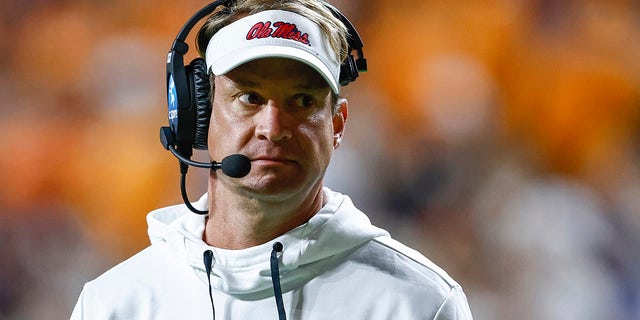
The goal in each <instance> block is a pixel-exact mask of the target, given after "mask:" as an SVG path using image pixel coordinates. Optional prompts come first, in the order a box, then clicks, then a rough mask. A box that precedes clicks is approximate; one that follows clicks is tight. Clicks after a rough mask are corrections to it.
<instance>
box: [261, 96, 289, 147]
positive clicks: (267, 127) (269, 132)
mask: <svg viewBox="0 0 640 320" xmlns="http://www.w3.org/2000/svg"><path fill="white" fill-rule="evenodd" d="M285 122H286V114H285V111H283V110H282V109H281V108H279V107H278V105H276V104H275V103H274V102H273V101H269V102H268V103H267V104H266V105H265V106H264V107H263V108H262V110H260V112H259V113H258V115H257V125H256V132H255V135H256V137H257V138H258V139H260V140H269V141H272V142H280V141H285V140H288V139H290V138H291V130H290V129H289V128H288V126H287V125H286V123H285Z"/></svg>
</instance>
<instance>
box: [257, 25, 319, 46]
mask: <svg viewBox="0 0 640 320" xmlns="http://www.w3.org/2000/svg"><path fill="white" fill-rule="evenodd" d="M264 38H281V39H288V40H293V41H297V42H300V43H304V44H306V45H308V46H310V45H311V43H310V42H309V34H308V33H302V32H301V31H300V30H298V27H297V26H296V25H295V24H294V23H288V22H283V21H278V22H275V23H273V24H272V23H271V21H267V22H258V23H256V24H254V25H253V27H251V29H249V32H248V33H247V40H253V39H264Z"/></svg>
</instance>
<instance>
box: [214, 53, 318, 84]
mask: <svg viewBox="0 0 640 320" xmlns="http://www.w3.org/2000/svg"><path fill="white" fill-rule="evenodd" d="M224 76H225V77H226V78H229V79H230V80H232V81H234V82H237V83H239V84H241V85H246V86H257V85H264V84H274V83H276V82H277V83H280V84H281V85H286V86H291V87H299V88H307V89H318V90H320V89H327V90H330V87H329V84H328V83H327V81H326V80H325V79H324V78H323V77H322V76H321V75H320V74H319V73H318V72H317V71H316V70H315V69H313V68H312V67H310V66H308V65H307V64H305V63H303V62H300V61H297V60H294V59H289V58H263V59H256V60H252V61H249V62H247V63H244V64H242V65H240V66H238V67H236V68H234V69H232V70H231V71H229V72H227V73H226V74H224Z"/></svg>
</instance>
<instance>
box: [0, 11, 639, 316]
mask: <svg viewBox="0 0 640 320" xmlns="http://www.w3.org/2000/svg"><path fill="white" fill-rule="evenodd" d="M333 3H334V4H335V5H336V6H337V7H339V8H341V9H342V11H343V12H344V13H345V15H346V16H348V17H349V18H350V19H351V21H352V22H353V23H354V24H355V25H356V26H357V28H358V31H359V32H360V35H361V36H362V38H363V39H364V42H365V54H366V57H367V59H368V63H369V70H370V71H369V72H367V73H366V74H363V75H361V77H360V78H359V79H358V81H357V82H356V83H354V84H351V85H349V86H347V87H346V88H345V90H344V95H345V96H346V97H347V98H348V99H349V101H350V109H349V111H350V116H349V123H348V126H347V132H346V136H345V139H344V142H343V145H342V146H341V148H340V149H338V151H337V152H336V154H335V158H334V162H333V163H332V164H331V166H330V168H329V172H328V173H327V177H326V184H327V185H328V186H330V187H331V188H333V189H335V190H338V191H342V192H345V193H347V194H350V195H351V196H352V198H353V200H354V202H355V203H356V205H358V206H359V207H361V208H362V209H363V210H364V211H365V212H367V213H368V214H369V215H370V217H371V219H372V220H373V222H374V223H375V224H377V225H380V226H383V227H385V228H387V229H388V230H390V231H391V233H392V236H394V237H395V238H397V239H399V240H402V241H404V242H406V243H407V244H409V245H411V246H413V247H414V248H416V249H418V250H419V251H421V252H422V253H424V254H425V255H426V256H428V257H430V258H431V259H432V260H433V261H435V262H436V263H437V264H439V265H441V266H442V267H444V268H445V269H446V270H447V271H448V272H449V273H450V274H451V275H452V276H453V277H454V278H455V279H457V280H458V281H459V282H460V283H461V284H462V285H463V287H464V288H465V291H466V293H467V296H468V298H469V303H470V305H471V308H472V311H473V313H474V318H475V319H478V320H486V319H522V320H534V319H545V320H546V319H549V320H554V319H562V320H574V319H575V320H578V319H580V320H589V319H594V320H596V319H607V320H632V319H639V318H640V267H639V266H640V250H638V248H639V247H640V42H639V41H637V39H638V38H639V36H640V3H638V2H637V1H630V0H609V1H600V0H583V1H581V0H567V1H553V0H489V1H478V0H461V1H442V0H436V1H423V0H404V1H364V0H359V1H356V0H341V1H333ZM204 4H206V2H203V1H195V0H188V1H180V2H176V1H169V0H156V1H149V0H135V1H124V0H114V1H89V0H58V1H50V0H34V1H17V0H5V1H3V10H2V11H0V16H1V17H2V19H1V20H0V24H1V25H0V52H2V53H3V58H2V59H0V101H2V104H0V110H1V111H2V115H3V116H2V117H0V127H1V128H2V139H1V140H0V146H1V148H2V150H3V153H2V156H0V181H1V186H0V256H1V257H2V259H0V284H1V285H0V320H5V319H65V318H68V316H69V315H70V312H71V309H72V308H73V305H74V304H75V301H76V299H77V296H78V294H79V293H80V290H81V287H82V285H83V283H84V282H86V281H87V280H89V279H91V278H93V277H95V276H96V275H97V274H99V273H101V272H103V271H104V270H106V269H107V268H108V267H109V266H111V265H113V264H115V263H117V262H118V261H121V260H122V259H125V258H126V257H128V256H130V255H131V254H133V253H134V252H136V251H138V250H140V249H142V248H143V247H145V246H146V245H147V244H148V239H147V235H146V221H145V214H146V213H147V212H148V211H150V210H152V209H155V208H158V207H161V206H166V205H170V204H176V203H180V202H181V198H180V194H179V187H178V186H179V184H178V183H179V174H178V165H177V161H176V160H175V159H174V158H173V157H172V156H171V155H170V154H169V153H168V152H167V151H165V150H164V149H163V148H162V147H161V145H160V143H159V138H158V131H159V127H160V126H162V125H165V123H166V96H165V71H164V70H165V69H164V67H165V65H164V63H165V60H166V53H167V51H168V49H169V46H170V44H171V42H172V41H173V39H174V37H175V35H176V34H177V32H178V30H179V28H180V27H181V26H182V24H183V23H184V22H185V21H186V20H187V19H188V18H189V17H190V16H191V15H192V14H193V13H194V12H195V11H196V10H197V9H199V8H200V7H202V6H204ZM191 43H193V42H191ZM191 52H192V54H193V56H192V57H190V58H193V57H195V53H193V52H195V50H191ZM196 156H201V157H203V158H206V154H197V155H196ZM205 181H206V172H202V171H201V170H199V169H192V170H190V174H189V176H188V184H189V193H190V194H191V195H192V197H193V198H196V197H197V196H198V194H199V193H202V192H204V191H205Z"/></svg>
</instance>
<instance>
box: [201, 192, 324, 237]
mask: <svg viewBox="0 0 640 320" xmlns="http://www.w3.org/2000/svg"><path fill="white" fill-rule="evenodd" d="M323 205H324V197H323V192H322V187H321V184H320V185H319V186H318V187H316V188H315V189H312V190H311V191H310V192H307V193H306V194H301V195H299V196H294V197H291V198H287V199H285V200H274V199H264V198H262V197H258V196H254V195H251V194H248V193H246V192H237V191H236V190H232V189H230V188H227V187H225V186H221V185H220V184H219V183H218V182H216V181H210V183H209V217H208V218H207V220H206V225H205V232H204V235H203V240H204V241H205V242H206V243H207V244H209V245H211V246H214V247H217V248H223V249H244V248H249V247H253V246H256V245H260V244H263V243H266V242H268V241H270V240H272V239H274V238H276V237H278V236H280V235H282V234H284V233H286V232H288V231H290V230H292V229H294V228H296V227H298V226H300V225H302V224H304V223H306V222H307V221H308V220H309V219H310V218H311V217H312V216H313V215H315V214H316V213H317V212H318V211H319V210H320V209H321V208H322V206H323Z"/></svg>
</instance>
